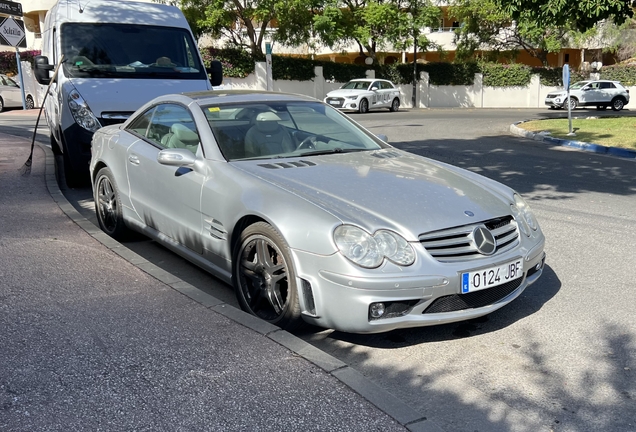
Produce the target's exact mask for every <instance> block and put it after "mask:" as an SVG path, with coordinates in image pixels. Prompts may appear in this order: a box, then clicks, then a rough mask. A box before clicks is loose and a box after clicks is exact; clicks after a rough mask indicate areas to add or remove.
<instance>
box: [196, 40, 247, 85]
mask: <svg viewBox="0 0 636 432" xmlns="http://www.w3.org/2000/svg"><path fill="white" fill-rule="evenodd" d="M201 57H202V58H203V65H204V66H205V67H210V62H211V61H212V60H219V61H220V62H221V64H222V65H223V76H224V77H229V78H245V77H247V76H248V75H249V74H251V73H254V62H255V61H259V60H255V59H254V57H253V56H252V55H251V54H250V53H248V52H247V51H244V50H240V49H235V48H225V49H216V48H210V47H208V48H202V49H201Z"/></svg>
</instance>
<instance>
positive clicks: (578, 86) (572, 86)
mask: <svg viewBox="0 0 636 432" xmlns="http://www.w3.org/2000/svg"><path fill="white" fill-rule="evenodd" d="M589 83H590V82H589V81H579V82H575V83H574V84H572V85H571V86H570V89H571V90H577V89H580V88H581V87H583V86H584V85H586V84H589Z"/></svg>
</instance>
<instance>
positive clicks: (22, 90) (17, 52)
mask: <svg viewBox="0 0 636 432" xmlns="http://www.w3.org/2000/svg"><path fill="white" fill-rule="evenodd" d="M15 60H16V61H17V62H18V76H19V77H20V93H22V109H23V110H25V109H26V96H25V94H24V75H22V63H20V50H19V49H18V47H15Z"/></svg>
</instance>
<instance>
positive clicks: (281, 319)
mask: <svg viewBox="0 0 636 432" xmlns="http://www.w3.org/2000/svg"><path fill="white" fill-rule="evenodd" d="M233 266H234V272H233V273H234V274H233V282H234V288H235V290H236V296H237V299H238V301H239V303H240V305H241V308H242V309H243V310H244V311H246V312H248V313H250V314H252V315H255V316H257V317H259V318H261V319H263V320H265V321H267V322H270V323H272V324H274V325H277V326H279V327H281V328H283V329H285V330H294V329H296V328H298V327H299V326H300V325H301V324H302V318H301V317H300V306H299V303H298V291H297V287H296V274H295V271H294V268H293V264H292V258H291V255H290V254H289V248H288V246H287V243H286V242H285V240H284V239H283V237H282V236H281V235H280V234H279V233H278V231H276V230H275V229H274V228H273V227H272V226H271V225H269V224H267V223H265V222H257V223H255V224H253V225H250V226H249V227H247V228H246V229H245V230H244V231H243V232H242V233H241V237H240V240H239V244H238V247H237V248H236V252H235V255H234V261H233Z"/></svg>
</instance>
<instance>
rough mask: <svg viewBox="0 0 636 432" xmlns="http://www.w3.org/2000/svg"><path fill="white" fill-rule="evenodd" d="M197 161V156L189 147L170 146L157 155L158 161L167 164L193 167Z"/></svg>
mask: <svg viewBox="0 0 636 432" xmlns="http://www.w3.org/2000/svg"><path fill="white" fill-rule="evenodd" d="M196 161H197V157H196V156H195V155H194V153H192V152H191V151H190V150H188V149H180V148H170V149H165V150H161V151H160V152H159V154H158V155H157V162H159V163H160V164H161V165H167V166H174V167H192V166H193V165H194V164H195V162H196Z"/></svg>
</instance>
